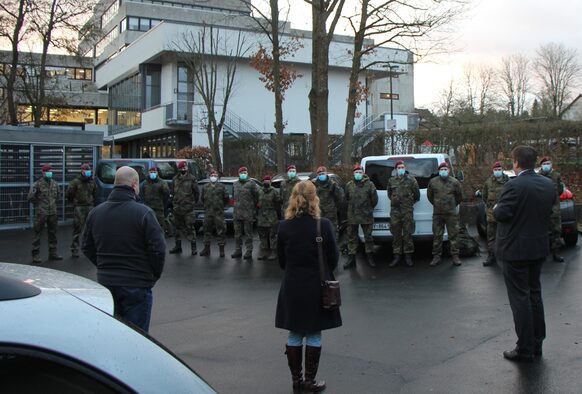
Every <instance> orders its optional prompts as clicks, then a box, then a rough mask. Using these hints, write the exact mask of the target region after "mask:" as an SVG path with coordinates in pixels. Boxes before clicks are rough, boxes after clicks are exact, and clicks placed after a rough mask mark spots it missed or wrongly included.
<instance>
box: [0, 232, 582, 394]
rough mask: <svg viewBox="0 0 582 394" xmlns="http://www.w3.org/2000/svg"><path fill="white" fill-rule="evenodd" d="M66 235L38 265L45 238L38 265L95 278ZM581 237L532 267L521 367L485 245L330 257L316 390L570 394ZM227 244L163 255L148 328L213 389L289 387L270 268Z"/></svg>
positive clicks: (21, 240) (579, 338) (580, 324)
mask: <svg viewBox="0 0 582 394" xmlns="http://www.w3.org/2000/svg"><path fill="white" fill-rule="evenodd" d="M70 232H71V228H70V227H69V226H64V227H61V228H60V229H59V241H60V243H59V252H60V253H61V254H62V255H63V256H64V257H65V259H64V260H63V261H60V262H50V263H49V262H46V258H47V251H46V236H45V239H43V241H42V251H43V253H42V254H41V256H42V258H43V259H44V262H43V264H42V266H44V267H50V268H54V269H59V270H63V271H67V272H71V273H75V274H78V275H81V276H84V277H87V278H90V279H96V275H95V268H94V267H93V265H92V264H91V263H90V262H89V261H88V260H87V259H86V258H84V257H81V258H79V259H72V258H70V255H69V251H68V249H69V248H68V245H69V242H70ZM199 239H200V240H201V239H202V237H201V235H200V238H199ZM30 241H31V232H30V231H24V230H14V231H3V232H0V261H4V262H11V263H21V264H29V263H30ZM168 245H169V247H171V246H172V245H173V241H172V240H168ZM581 245H582V240H579V242H578V246H577V247H575V248H569V249H564V250H563V255H564V257H565V259H566V262H565V263H561V264H560V263H554V262H552V261H550V260H549V259H548V261H547V262H546V263H545V264H544V266H543V271H542V290H543V296H544V302H545V310H546V325H547V335H548V336H547V339H546V341H545V342H544V349H543V351H544V354H543V357H542V358H541V359H539V360H538V361H536V362H534V363H533V364H515V363H512V362H509V361H506V360H504V359H503V357H502V352H503V351H504V350H509V349H512V348H513V347H514V346H515V341H516V337H515V334H514V331H513V322H512V316H511V310H510V308H509V304H508V301H507V294H506V291H505V286H504V283H503V275H502V271H501V268H500V267H487V268H485V267H483V266H482V265H481V263H482V261H483V259H484V257H485V253H482V255H481V256H476V257H470V258H465V259H463V265H462V266H461V267H453V266H452V265H451V262H450V258H448V257H444V258H443V262H442V263H441V265H440V266H438V267H435V268H432V267H429V266H428V262H429V261H430V258H431V256H430V248H431V245H430V243H426V242H425V243H418V244H417V245H416V249H417V252H416V254H415V256H414V259H415V263H416V264H415V266H414V267H413V268H407V267H404V266H401V267H397V268H392V269H391V268H388V267H387V265H388V263H389V262H390V261H391V259H392V256H391V252H390V248H389V247H378V248H377V250H376V260H377V263H378V267H377V268H375V269H372V268H370V267H368V266H366V265H365V263H364V260H363V259H362V258H361V257H360V256H359V257H358V266H357V268H356V269H354V270H350V271H344V270H343V269H342V268H341V264H342V262H343V258H344V257H342V261H341V262H340V268H339V269H338V270H337V273H336V277H337V278H338V279H339V280H340V282H341V290H342V299H343V306H342V308H341V312H342V317H343V322H344V324H343V326H342V327H340V328H337V329H334V330H329V331H324V332H323V352H322V357H321V362H320V368H319V373H318V378H320V379H325V380H326V382H327V385H328V388H327V390H326V391H325V392H326V393H581V392H582V388H581V386H582V378H581V375H580V374H581V373H580V371H581V370H582V285H581V283H582V268H581V266H582V250H581ZM200 248H201V242H200V241H199V249H200ZM481 248H482V250H483V246H482V247H481ZM232 251H233V242H232V238H231V236H230V237H229V240H228V243H227V246H226V252H227V257H226V258H224V259H222V258H219V257H218V247H217V246H215V245H214V246H213V249H212V255H211V256H210V257H200V256H196V257H191V256H190V255H189V252H190V248H189V245H186V247H185V250H184V253H183V254H182V255H178V256H175V255H170V256H168V258H167V260H166V266H165V269H164V274H163V276H162V278H161V280H160V281H159V282H158V284H157V285H156V286H155V288H154V308H153V316H152V325H151V329H150V334H151V335H152V336H153V337H155V338H156V339H157V340H159V341H160V342H161V343H163V344H164V345H166V346H167V347H168V348H169V349H171V350H172V351H173V352H175V353H176V354H177V355H178V356H179V357H180V358H182V359H183V360H184V361H185V362H186V363H187V364H188V365H190V366H191V367H192V368H193V369H194V370H196V371H197V372H198V373H199V374H200V375H201V376H203V377H204V378H205V379H206V380H207V381H208V382H209V383H210V384H211V385H212V386H213V387H214V388H215V389H216V390H217V391H218V392H220V393H291V392H292V390H291V378H290V374H289V370H288V367H287V361H286V357H285V355H284V354H283V350H284V345H285V341H286V332H285V331H283V330H279V329H276V328H275V327H274V315H275V306H276V301H277V293H278V289H279V284H280V280H281V277H282V271H281V270H280V268H279V266H278V264H277V262H276V261H259V260H257V259H256V256H257V253H258V238H257V237H256V235H255V251H254V257H255V258H254V260H253V261H252V262H248V261H246V260H239V259H231V258H230V257H229V256H230V253H232Z"/></svg>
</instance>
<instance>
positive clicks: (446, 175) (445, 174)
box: [439, 170, 449, 178]
mask: <svg viewBox="0 0 582 394" xmlns="http://www.w3.org/2000/svg"><path fill="white" fill-rule="evenodd" d="M439 175H440V176H441V178H447V177H448V176H449V170H440V171H439Z"/></svg>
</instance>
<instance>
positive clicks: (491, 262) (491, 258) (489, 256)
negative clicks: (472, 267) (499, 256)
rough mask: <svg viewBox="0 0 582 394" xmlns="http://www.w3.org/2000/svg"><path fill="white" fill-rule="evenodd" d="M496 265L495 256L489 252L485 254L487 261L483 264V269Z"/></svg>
mask: <svg viewBox="0 0 582 394" xmlns="http://www.w3.org/2000/svg"><path fill="white" fill-rule="evenodd" d="M496 263H497V261H496V259H495V255H494V254H493V252H489V253H488V254H487V259H486V260H485V261H484V262H483V267H490V266H492V265H495V264H496Z"/></svg>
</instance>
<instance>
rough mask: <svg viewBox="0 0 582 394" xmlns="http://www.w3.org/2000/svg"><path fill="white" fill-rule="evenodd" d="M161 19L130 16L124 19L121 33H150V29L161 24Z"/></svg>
mask: <svg viewBox="0 0 582 394" xmlns="http://www.w3.org/2000/svg"><path fill="white" fill-rule="evenodd" d="M160 22H161V20H159V19H152V18H138V17H137V16H128V17H127V18H124V19H123V20H122V21H121V22H120V24H119V31H121V32H124V31H126V30H135V31H148V30H149V29H151V28H153V27H154V26H156V25H157V24H158V23H160Z"/></svg>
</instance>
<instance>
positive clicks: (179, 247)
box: [170, 239, 182, 254]
mask: <svg viewBox="0 0 582 394" xmlns="http://www.w3.org/2000/svg"><path fill="white" fill-rule="evenodd" d="M176 253H182V241H181V240H179V239H177V240H176V243H175V244H174V247H173V248H172V249H170V254H176Z"/></svg>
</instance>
